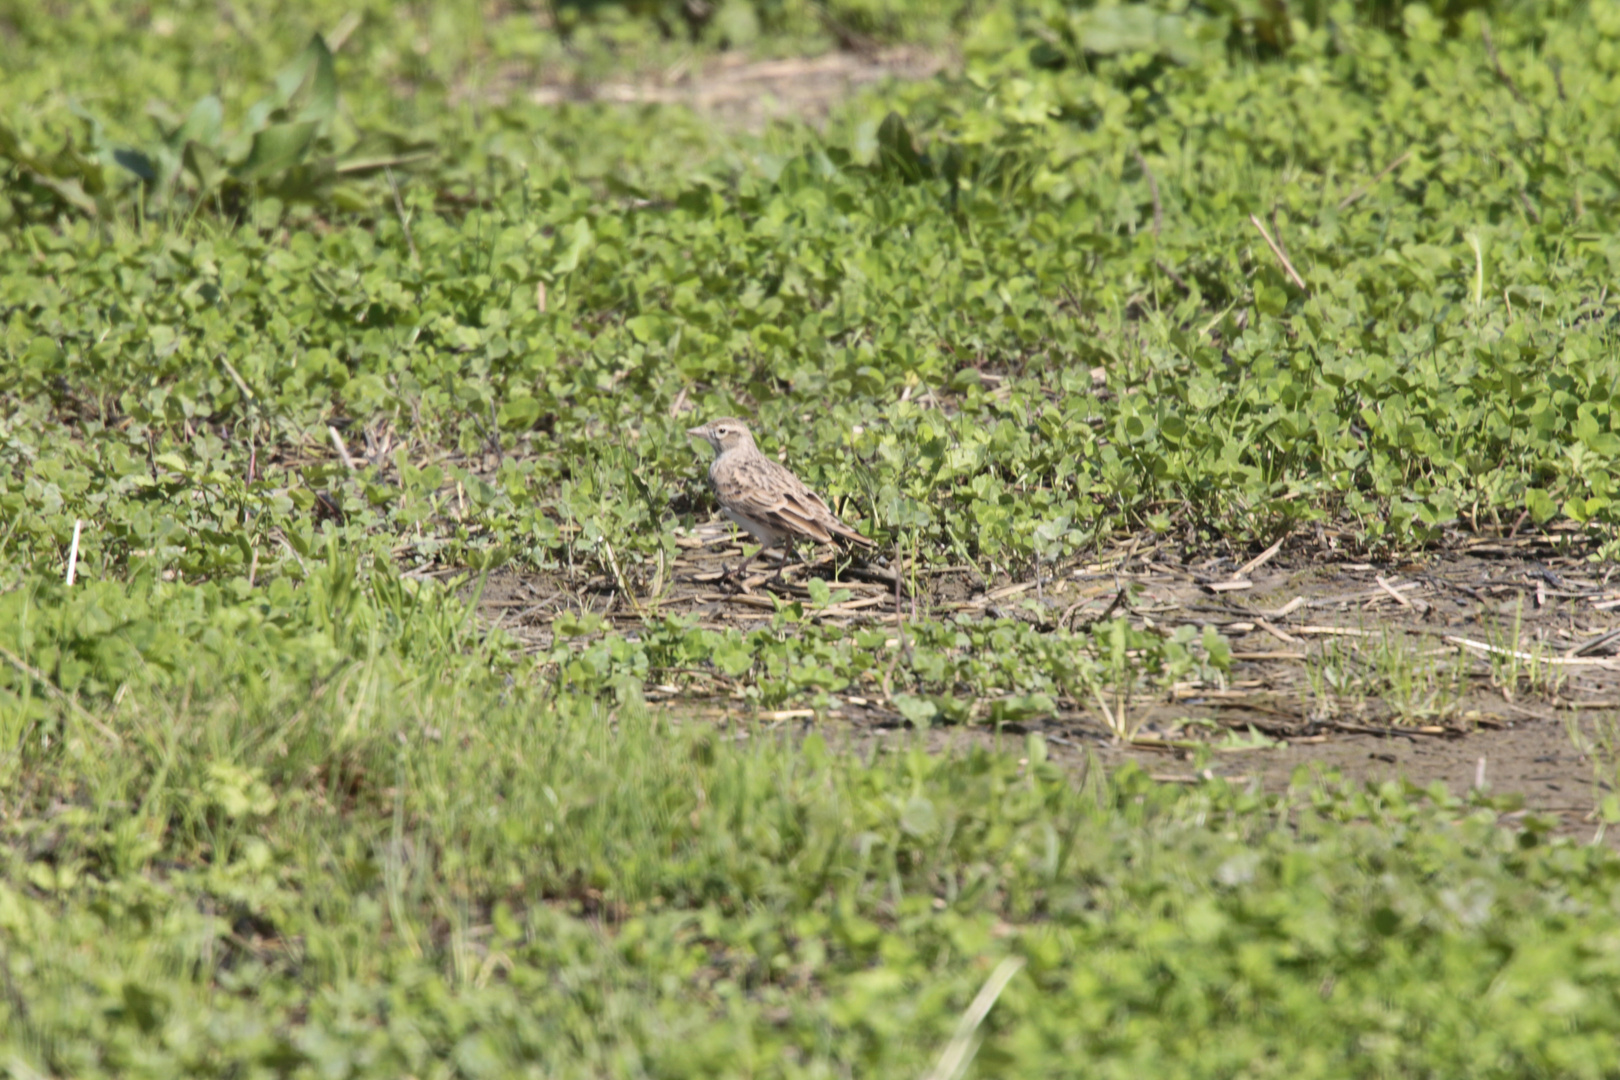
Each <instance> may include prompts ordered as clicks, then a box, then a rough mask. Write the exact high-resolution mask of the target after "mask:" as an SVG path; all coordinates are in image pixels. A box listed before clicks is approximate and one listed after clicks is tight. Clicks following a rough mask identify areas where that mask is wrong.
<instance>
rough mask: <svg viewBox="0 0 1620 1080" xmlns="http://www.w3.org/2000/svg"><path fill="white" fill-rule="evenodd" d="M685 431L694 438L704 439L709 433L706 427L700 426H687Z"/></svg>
mask: <svg viewBox="0 0 1620 1080" xmlns="http://www.w3.org/2000/svg"><path fill="white" fill-rule="evenodd" d="M686 433H687V434H688V435H690V436H692V437H693V438H694V439H705V438H708V435H709V431H708V429H707V428H705V427H701V426H700V427H689V428H687V429H686Z"/></svg>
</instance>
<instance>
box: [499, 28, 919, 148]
mask: <svg viewBox="0 0 1620 1080" xmlns="http://www.w3.org/2000/svg"><path fill="white" fill-rule="evenodd" d="M948 66H949V59H948V57H946V56H944V55H942V54H940V53H937V52H929V51H926V50H922V49H915V48H892V49H880V50H869V51H866V52H859V53H857V52H829V53H824V54H823V55H821V56H810V57H790V58H786V59H779V60H750V59H748V58H746V57H744V56H741V55H722V56H719V57H716V58H714V59H712V60H710V61H708V62H706V63H702V64H696V65H691V64H686V63H677V64H675V65H673V66H671V67H670V68H669V69H667V70H665V71H663V72H660V73H658V74H656V75H648V76H643V77H641V78H638V79H633V80H632V79H617V80H608V81H602V82H585V81H579V82H569V83H547V84H544V85H541V86H538V87H534V88H533V89H529V90H527V91H522V90H521V88H520V87H517V86H513V87H512V88H511V89H512V90H514V91H518V92H524V93H526V96H527V97H528V99H529V100H530V101H532V102H534V103H535V104H537V105H555V104H558V103H560V102H564V101H571V102H597V103H605V104H614V105H684V106H686V107H688V108H690V109H693V110H695V111H697V112H701V113H704V114H705V115H707V116H709V117H711V118H713V119H714V120H715V122H717V123H719V124H721V125H722V126H724V127H726V128H729V129H731V130H738V131H749V132H758V131H761V130H763V129H764V128H765V127H766V126H767V125H769V124H770V123H771V122H772V121H775V120H784V119H791V120H799V121H803V122H805V123H809V124H812V125H816V126H819V125H821V124H822V123H824V122H825V121H826V119H827V117H828V115H829V114H830V113H831V112H832V109H833V107H834V106H835V105H837V104H838V103H839V102H841V101H843V100H845V99H846V98H849V97H850V96H852V95H853V94H855V93H857V92H858V91H860V90H861V89H863V88H865V87H868V86H872V85H875V84H877V83H881V82H883V81H885V80H888V79H900V80H915V79H926V78H930V77H932V76H934V75H937V74H938V73H939V72H941V71H944V70H945V69H946V68H947V67H948Z"/></svg>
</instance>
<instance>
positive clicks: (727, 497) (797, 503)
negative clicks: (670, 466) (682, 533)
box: [686, 416, 877, 577]
mask: <svg viewBox="0 0 1620 1080" xmlns="http://www.w3.org/2000/svg"><path fill="white" fill-rule="evenodd" d="M686 433H687V434H688V435H691V436H693V437H694V438H699V439H707V440H708V442H709V445H710V446H712V447H714V449H715V455H716V456H715V459H714V463H713V464H711V465H710V466H709V483H711V484H713V485H714V494H715V497H716V498H717V499H718V500H719V502H720V509H721V510H723V511H725V515H726V516H727V517H729V518H730V519H731V520H732V521H735V522H736V523H737V524H738V525H741V526H742V527H743V528H744V529H747V530H748V532H749V533H750V534H751V535H752V536H753V537H754V539H755V540H758V541H759V544H760V547H759V550H758V551H756V552H754V553H753V554H752V555H750V556H748V557H747V558H746V559H744V560H743V561H742V565H740V566H738V567H737V575H738V576H740V575H741V574H742V572H743V571H744V570H745V569H747V568H748V564H749V563H751V562H753V561H754V560H755V559H757V558H758V557H759V556H760V555H762V554H763V553H764V552H765V549H767V548H770V547H774V546H776V545H777V544H781V545H782V546H783V548H784V551H785V553H784V555H783V558H782V567H786V566H787V560H788V558H790V557H791V556H792V554H793V541H794V540H796V539H798V538H800V537H804V538H805V539H808V540H813V541H815V542H816V543H818V544H827V543H832V542H833V538H834V537H842V538H844V539H845V540H848V541H850V542H851V543H854V544H858V545H860V546H861V547H868V548H869V547H876V546H877V545H876V544H875V543H874V542H873V541H871V540H869V539H867V538H866V537H864V536H862V535H861V534H860V533H858V532H856V531H855V530H854V529H852V528H850V527H849V526H848V525H845V524H844V523H843V522H842V521H839V520H838V516H837V515H836V514H834V513H833V512H832V511H831V510H829V509H828V508H827V504H826V503H825V502H823V501H822V499H821V496H820V495H817V494H816V493H815V492H813V491H811V490H810V489H809V488H807V487H805V486H804V481H802V480H800V479H799V478H798V477H797V476H794V475H793V474H792V473H790V472H788V471H787V470H786V469H784V468H783V467H782V466H780V465H778V464H777V463H776V462H774V461H772V460H771V459H770V458H768V457H766V456H765V455H764V454H762V453H760V452H759V447H757V446H755V445H754V436H753V434H752V433H750V432H749V430H748V425H747V424H745V423H743V422H742V421H741V420H737V419H735V418H733V417H730V416H726V417H722V418H720V419H719V420H711V421H709V422H708V423H707V424H704V425H702V426H701V427H695V428H688V429H687V432H686ZM776 573H777V576H778V577H780V576H781V573H782V569H781V568H778V569H777V571H776Z"/></svg>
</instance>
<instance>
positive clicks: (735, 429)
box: [686, 416, 754, 454]
mask: <svg viewBox="0 0 1620 1080" xmlns="http://www.w3.org/2000/svg"><path fill="white" fill-rule="evenodd" d="M686 433H687V434H688V435H690V436H692V437H693V438H695V439H707V440H708V442H709V445H710V446H712V447H714V449H715V453H718V454H723V453H725V452H726V451H727V450H730V449H733V448H734V447H738V446H752V445H753V444H754V436H753V435H752V434H750V433H749V431H748V425H747V424H745V423H743V422H742V421H741V420H738V419H736V418H735V417H731V416H722V417H721V418H720V419H718V420H710V421H709V422H708V423H707V424H702V425H700V426H698V427H695V428H687V429H686Z"/></svg>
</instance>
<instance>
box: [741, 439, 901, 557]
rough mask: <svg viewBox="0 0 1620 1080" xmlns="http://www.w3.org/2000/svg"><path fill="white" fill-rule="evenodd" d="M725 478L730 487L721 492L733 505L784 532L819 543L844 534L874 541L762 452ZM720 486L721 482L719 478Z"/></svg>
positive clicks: (857, 540) (863, 542)
mask: <svg viewBox="0 0 1620 1080" xmlns="http://www.w3.org/2000/svg"><path fill="white" fill-rule="evenodd" d="M730 472H731V475H729V476H728V477H726V480H727V481H729V482H727V483H726V484H725V487H726V488H727V489H728V490H726V491H723V492H722V495H723V497H725V498H726V501H728V502H729V503H730V504H731V506H732V508H733V509H734V510H736V511H737V512H738V513H741V514H745V515H747V516H748V517H751V518H754V519H755V520H757V521H763V522H766V523H767V524H769V525H770V526H771V527H772V528H775V529H777V530H779V531H781V532H786V533H789V534H790V535H794V536H805V537H809V538H810V539H812V540H815V541H816V542H817V543H820V544H825V543H829V542H830V541H831V540H832V538H833V537H834V536H842V537H844V538H845V539H847V540H850V541H852V542H854V543H857V544H861V545H863V546H866V547H871V546H873V543H872V541H871V540H868V539H867V538H866V537H864V536H862V535H861V534H860V533H858V532H856V531H855V530H854V529H851V528H850V527H849V526H848V525H845V524H844V523H843V522H842V521H839V520H838V516H837V515H836V514H834V513H833V512H832V510H830V509H829V508H828V506H827V504H826V502H824V501H823V500H822V498H821V496H820V495H817V494H816V493H815V492H813V491H811V490H810V489H809V488H808V487H806V486H805V485H804V482H803V481H802V480H800V479H799V478H798V477H797V476H794V475H793V474H792V473H791V472H789V471H788V470H787V469H785V468H783V467H782V466H781V465H778V464H777V463H776V462H774V461H772V460H771V459H770V458H768V457H765V456H763V455H761V456H760V457H757V458H750V459H749V460H747V461H743V462H739V463H738V467H737V468H736V469H735V470H731V471H730ZM716 483H717V486H718V485H719V483H720V481H718V480H717V482H716Z"/></svg>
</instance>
